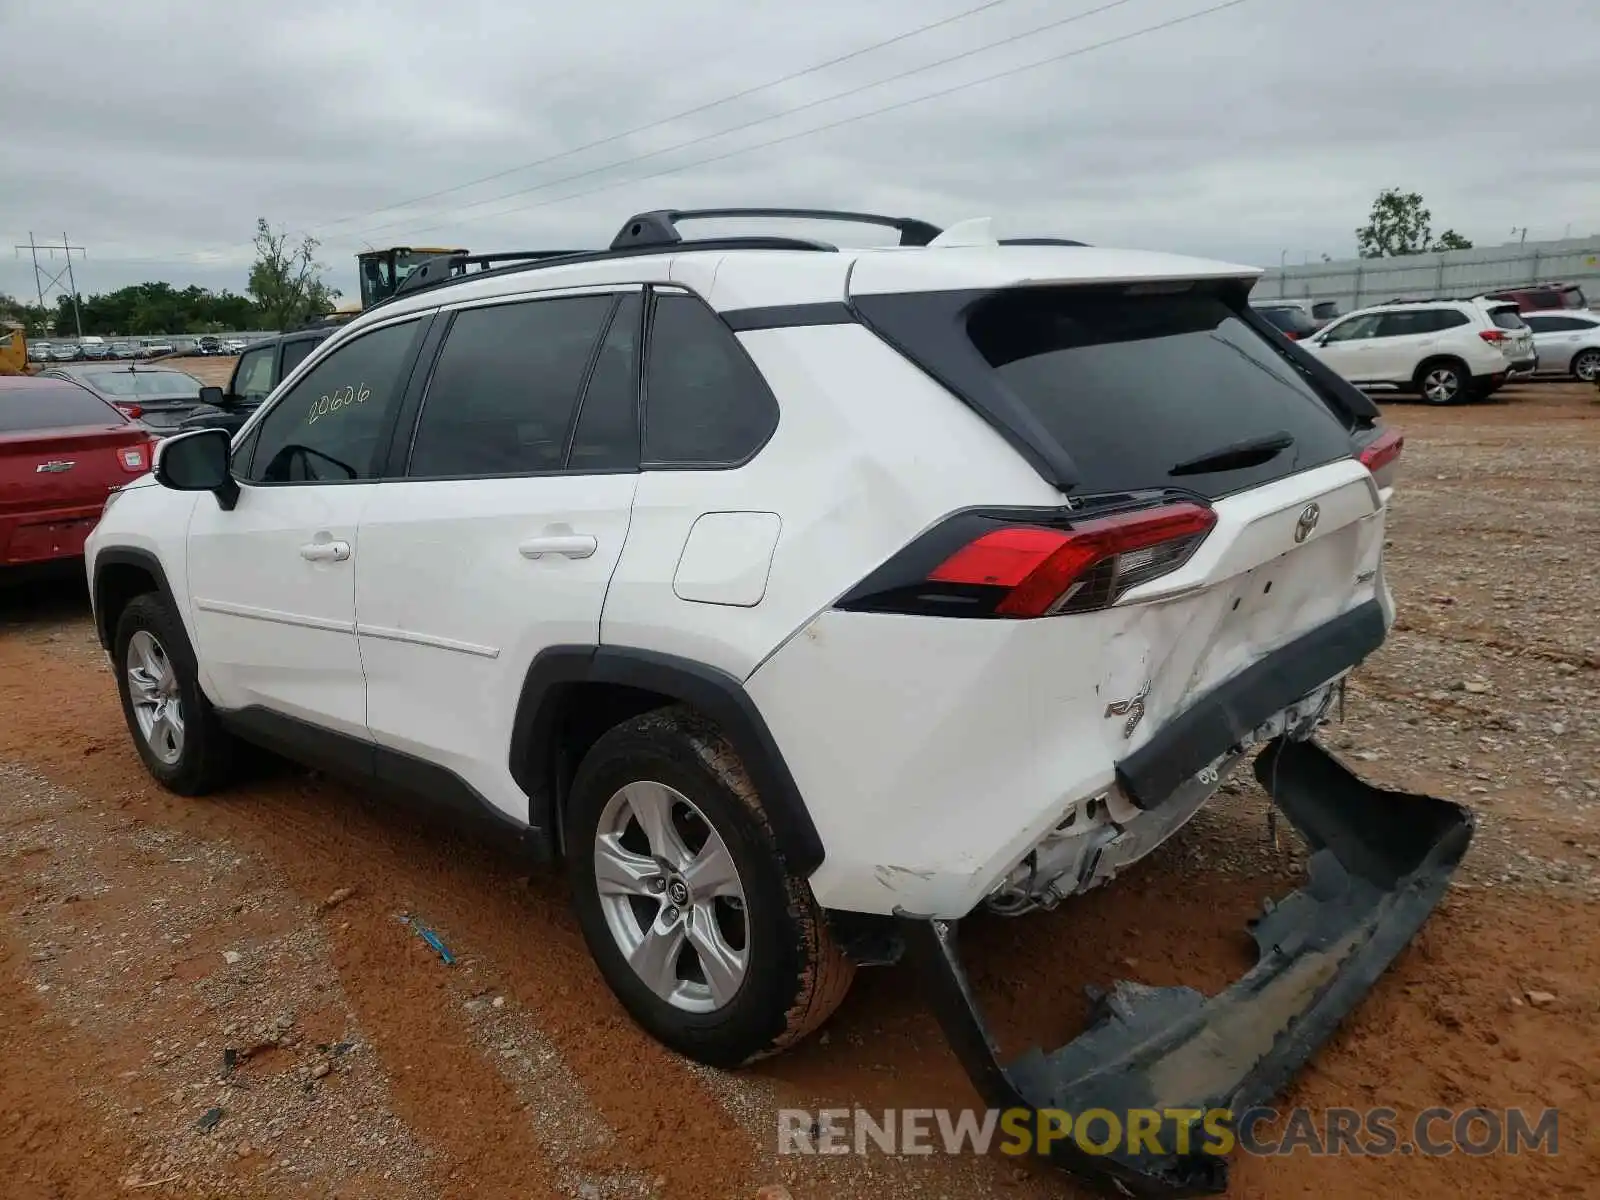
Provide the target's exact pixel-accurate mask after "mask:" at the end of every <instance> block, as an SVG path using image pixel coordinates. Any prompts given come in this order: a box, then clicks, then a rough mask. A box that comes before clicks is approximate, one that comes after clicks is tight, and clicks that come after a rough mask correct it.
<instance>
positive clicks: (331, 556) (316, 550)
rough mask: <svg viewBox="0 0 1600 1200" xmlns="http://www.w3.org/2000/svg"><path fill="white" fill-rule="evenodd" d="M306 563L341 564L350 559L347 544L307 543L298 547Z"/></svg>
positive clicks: (348, 544) (348, 545)
mask: <svg viewBox="0 0 1600 1200" xmlns="http://www.w3.org/2000/svg"><path fill="white" fill-rule="evenodd" d="M300 557H301V558H303V559H305V560H306V561H307V562H343V561H344V560H345V559H347V558H349V557H350V543H349V542H307V543H306V544H305V545H304V546H301V547H300Z"/></svg>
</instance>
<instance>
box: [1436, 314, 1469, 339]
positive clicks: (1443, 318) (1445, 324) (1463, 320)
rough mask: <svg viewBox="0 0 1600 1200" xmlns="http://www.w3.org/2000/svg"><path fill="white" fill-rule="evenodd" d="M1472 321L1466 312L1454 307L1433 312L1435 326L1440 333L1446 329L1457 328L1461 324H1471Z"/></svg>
mask: <svg viewBox="0 0 1600 1200" xmlns="http://www.w3.org/2000/svg"><path fill="white" fill-rule="evenodd" d="M1470 324H1471V321H1470V319H1469V318H1468V317H1467V314H1466V313H1464V312H1458V311H1457V310H1456V309H1453V308H1441V309H1438V310H1437V311H1436V312H1435V313H1434V314H1433V328H1434V330H1435V331H1437V332H1439V333H1443V332H1444V331H1445V330H1446V329H1455V328H1457V327H1459V326H1461V325H1470Z"/></svg>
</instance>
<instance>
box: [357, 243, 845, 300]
mask: <svg viewBox="0 0 1600 1200" xmlns="http://www.w3.org/2000/svg"><path fill="white" fill-rule="evenodd" d="M673 250H819V251H827V252H836V251H837V250H838V247H837V246H830V245H828V243H826V242H816V241H811V240H810V239H808V238H788V237H723V238H696V239H690V240H688V241H680V242H674V243H672V244H671V245H666V246H656V245H646V246H630V247H627V248H625V249H616V250H524V251H517V252H507V253H502V254H448V255H446V254H442V255H439V256H438V257H436V258H430V259H426V260H425V261H423V262H422V263H420V264H419V265H418V266H417V268H416V269H415V270H413V271H412V272H411V274H409V275H407V276H406V277H405V278H404V279H402V280H401V281H400V286H399V287H397V288H396V289H395V290H394V292H393V294H392V295H389V296H385V297H384V298H383V299H382V300H379V301H378V302H377V303H376V304H374V305H372V307H371V308H369V309H367V310H366V311H367V312H371V311H372V310H373V309H375V308H381V307H382V306H383V305H385V304H389V303H391V302H393V301H395V300H398V299H399V298H400V297H401V296H409V295H412V294H414V293H416V292H422V291H429V290H431V289H433V288H436V287H443V286H444V285H445V284H447V283H454V282H455V281H456V280H458V279H460V278H462V277H463V276H464V275H466V274H467V273H468V272H467V267H468V266H469V265H471V264H473V263H478V264H480V269H479V271H478V272H477V274H478V275H480V276H481V275H501V274H507V275H509V274H512V273H514V272H519V271H536V270H539V269H541V268H543V267H564V266H567V265H569V264H572V263H586V262H603V261H605V260H607V259H612V258H640V257H643V256H645V255H649V254H662V253H666V252H669V251H673ZM496 262H503V263H504V265H503V266H495V265H493V264H494V263H496Z"/></svg>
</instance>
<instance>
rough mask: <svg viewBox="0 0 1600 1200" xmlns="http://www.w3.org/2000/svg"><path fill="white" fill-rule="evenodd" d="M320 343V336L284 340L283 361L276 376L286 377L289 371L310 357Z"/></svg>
mask: <svg viewBox="0 0 1600 1200" xmlns="http://www.w3.org/2000/svg"><path fill="white" fill-rule="evenodd" d="M321 344H322V339H321V338H316V339H313V338H300V339H299V340H298V341H292V342H285V343H284V344H283V363H282V365H281V366H280V367H279V368H278V378H279V379H284V378H287V377H288V374H289V372H290V371H292V370H294V369H295V368H296V367H298V366H299V365H300V364H301V363H303V362H305V360H306V359H308V358H310V357H311V352H312V351H313V350H315V349H316V348H317V347H318V346H320V345H321Z"/></svg>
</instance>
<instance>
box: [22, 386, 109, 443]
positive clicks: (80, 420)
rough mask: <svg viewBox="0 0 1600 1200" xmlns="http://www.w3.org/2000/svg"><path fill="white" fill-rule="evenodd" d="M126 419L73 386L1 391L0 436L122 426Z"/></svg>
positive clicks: (96, 397)
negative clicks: (89, 427)
mask: <svg viewBox="0 0 1600 1200" xmlns="http://www.w3.org/2000/svg"><path fill="white" fill-rule="evenodd" d="M124 420H125V418H124V417H123V415H122V414H121V413H119V412H118V411H117V410H116V409H114V408H112V407H111V406H110V405H109V404H107V403H106V402H105V401H104V400H101V399H100V398H99V397H98V396H92V395H90V394H89V393H88V392H86V391H84V390H83V389H82V388H80V387H73V386H72V384H70V383H64V384H61V385H60V386H59V387H43V386H40V387H21V388H6V389H5V390H4V391H0V433H27V432H30V431H31V430H35V429H75V428H80V427H83V426H90V425H118V424H121V423H122V422H123V421H124Z"/></svg>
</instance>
